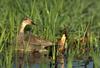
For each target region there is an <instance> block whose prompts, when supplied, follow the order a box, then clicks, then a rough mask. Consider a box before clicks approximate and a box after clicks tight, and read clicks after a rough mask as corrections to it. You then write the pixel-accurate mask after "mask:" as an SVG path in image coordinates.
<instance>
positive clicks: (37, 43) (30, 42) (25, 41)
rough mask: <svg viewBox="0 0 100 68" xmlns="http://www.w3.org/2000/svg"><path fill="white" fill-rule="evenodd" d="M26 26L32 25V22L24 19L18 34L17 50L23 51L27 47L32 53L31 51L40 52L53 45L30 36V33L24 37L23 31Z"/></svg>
mask: <svg viewBox="0 0 100 68" xmlns="http://www.w3.org/2000/svg"><path fill="white" fill-rule="evenodd" d="M33 24H35V23H33ZM27 25H32V20H31V19H29V18H25V19H24V20H23V21H22V24H21V28H20V30H19V34H18V38H17V40H18V45H19V46H18V47H19V48H18V50H20V51H23V50H24V47H25V46H27V48H28V49H27V50H29V51H32V50H33V49H35V50H38V51H41V50H40V49H44V48H45V47H47V46H51V45H53V43H52V42H50V41H47V40H44V39H41V38H39V37H37V36H34V35H32V33H30V34H29V35H28V36H27V37H26V36H25V33H24V29H25V27H26V26H27Z"/></svg>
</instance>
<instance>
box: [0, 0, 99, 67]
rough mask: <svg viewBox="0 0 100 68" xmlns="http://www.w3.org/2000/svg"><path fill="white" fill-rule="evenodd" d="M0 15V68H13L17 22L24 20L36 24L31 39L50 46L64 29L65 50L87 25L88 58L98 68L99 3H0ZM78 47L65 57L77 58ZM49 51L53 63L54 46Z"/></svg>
mask: <svg viewBox="0 0 100 68" xmlns="http://www.w3.org/2000/svg"><path fill="white" fill-rule="evenodd" d="M0 13H1V14H0V68H1V67H2V68H13V64H14V63H13V58H14V53H16V52H15V48H16V45H17V43H16V37H17V35H18V30H19V26H20V24H21V23H20V22H21V21H22V19H23V18H24V17H26V16H27V17H29V18H31V19H32V20H34V21H35V22H36V25H37V26H32V33H33V34H34V35H37V36H39V37H43V38H45V39H48V40H50V41H53V42H56V40H57V38H58V37H59V30H60V29H63V28H65V27H67V28H66V29H68V36H69V39H68V46H69V47H71V44H70V43H72V42H73V39H74V38H77V39H78V40H79V38H80V37H81V36H83V35H84V33H85V28H86V25H87V24H89V30H90V32H91V35H90V48H91V51H90V53H89V54H90V55H91V56H93V59H94V64H95V66H96V65H99V62H98V59H97V57H100V56H98V55H100V54H99V51H100V19H99V18H100V1H99V0H41V1H40V0H15V1H13V0H0ZM79 46H80V42H78V44H77V47H76V50H73V49H72V51H71V50H69V52H68V53H67V55H68V54H71V53H72V52H73V51H74V52H75V54H79V50H78V49H79ZM93 47H95V51H94V48H93ZM52 51H53V54H52V55H53V59H54V60H55V52H56V50H55V46H54V47H53V48H52ZM73 55H74V54H73ZM82 55H83V54H82ZM69 57H70V56H69ZM73 58H74V57H73ZM69 59H70V58H69ZM72 60H73V59H70V61H69V63H68V67H72V64H71V63H72V62H71V61H72ZM44 67H45V68H46V66H44Z"/></svg>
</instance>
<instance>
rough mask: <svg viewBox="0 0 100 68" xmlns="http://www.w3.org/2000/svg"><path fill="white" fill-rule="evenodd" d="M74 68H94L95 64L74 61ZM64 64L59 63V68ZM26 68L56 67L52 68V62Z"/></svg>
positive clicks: (27, 65)
mask: <svg viewBox="0 0 100 68" xmlns="http://www.w3.org/2000/svg"><path fill="white" fill-rule="evenodd" d="M72 64H73V68H94V66H93V65H94V64H93V61H90V62H89V63H88V64H86V63H85V62H84V61H83V60H75V61H73V63H72ZM61 66H62V64H60V63H58V64H57V68H61ZM13 68H17V67H16V64H14V65H13ZM24 68H55V65H54V64H52V66H51V67H50V62H48V63H40V64H38V63H36V64H35V63H34V64H31V65H29V64H24ZM64 68H68V67H67V64H66V63H64Z"/></svg>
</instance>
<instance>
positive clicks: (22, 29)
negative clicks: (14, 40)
mask: <svg viewBox="0 0 100 68" xmlns="http://www.w3.org/2000/svg"><path fill="white" fill-rule="evenodd" d="M25 26H26V24H24V23H22V25H21V28H20V33H24V28H25Z"/></svg>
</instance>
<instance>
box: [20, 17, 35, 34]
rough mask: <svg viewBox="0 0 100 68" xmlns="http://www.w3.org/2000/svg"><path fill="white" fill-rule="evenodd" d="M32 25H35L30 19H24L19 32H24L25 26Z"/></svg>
mask: <svg viewBox="0 0 100 68" xmlns="http://www.w3.org/2000/svg"><path fill="white" fill-rule="evenodd" d="M32 24H34V25H35V23H34V22H33V21H32V20H31V19H30V18H24V20H23V21H22V24H21V28H20V32H24V28H25V27H26V26H27V25H32Z"/></svg>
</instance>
